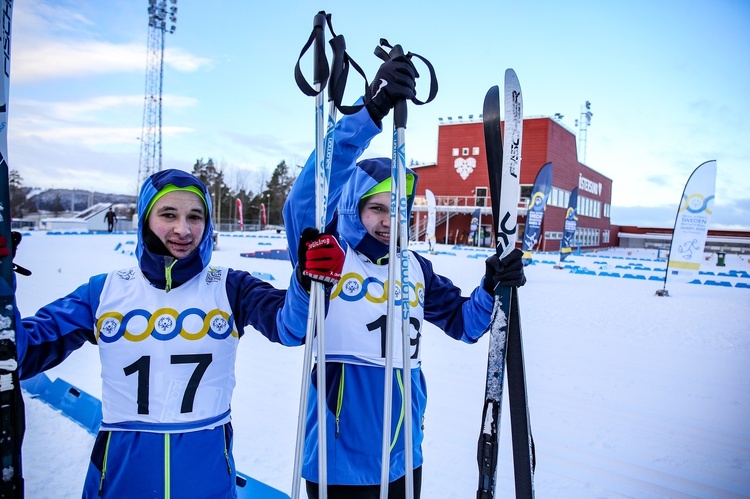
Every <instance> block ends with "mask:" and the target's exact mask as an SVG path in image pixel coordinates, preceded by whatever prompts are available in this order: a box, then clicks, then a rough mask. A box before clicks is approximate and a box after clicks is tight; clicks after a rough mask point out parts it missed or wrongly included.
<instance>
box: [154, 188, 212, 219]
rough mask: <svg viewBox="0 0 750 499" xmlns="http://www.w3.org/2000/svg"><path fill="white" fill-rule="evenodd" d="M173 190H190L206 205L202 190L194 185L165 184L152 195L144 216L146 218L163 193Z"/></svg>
mask: <svg viewBox="0 0 750 499" xmlns="http://www.w3.org/2000/svg"><path fill="white" fill-rule="evenodd" d="M174 191H187V192H192V193H193V194H197V195H198V197H199V198H201V201H203V206H204V207H205V206H206V197H205V196H204V195H203V191H201V190H200V189H199V188H198V187H196V186H194V185H188V186H187V187H177V186H176V185H174V184H167V185H165V186H164V187H163V188H162V190H160V191H159V192H157V193H156V195H155V196H154V199H152V200H151V202H150V203H149V204H148V208H146V214H145V217H146V218H148V214H149V213H151V208H153V207H154V204H155V203H156V202H157V201H158V200H159V199H161V198H162V197H163V196H164V195H165V194H169V193H170V192H174Z"/></svg>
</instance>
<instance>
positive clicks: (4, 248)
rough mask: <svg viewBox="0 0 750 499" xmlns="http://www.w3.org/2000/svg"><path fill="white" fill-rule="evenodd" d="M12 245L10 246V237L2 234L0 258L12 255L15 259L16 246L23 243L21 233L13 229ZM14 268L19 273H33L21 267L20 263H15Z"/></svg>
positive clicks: (0, 238)
mask: <svg viewBox="0 0 750 499" xmlns="http://www.w3.org/2000/svg"><path fill="white" fill-rule="evenodd" d="M10 240H11V247H10V248H8V238H7V237H5V236H0V258H5V257H8V256H9V257H11V259H13V258H14V257H15V256H16V248H18V245H19V244H21V233H20V232H16V231H13V232H11V233H10ZM13 270H14V271H15V272H16V273H17V274H21V275H26V276H29V275H31V271H30V270H28V269H25V268H23V267H21V266H20V265H17V264H15V263H14V264H13Z"/></svg>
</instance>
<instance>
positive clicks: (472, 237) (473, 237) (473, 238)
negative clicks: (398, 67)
mask: <svg viewBox="0 0 750 499" xmlns="http://www.w3.org/2000/svg"><path fill="white" fill-rule="evenodd" d="M479 216H480V215H479V208H477V209H476V210H474V213H472V214H471V225H470V226H469V241H468V242H467V245H469V246H476V245H477V242H478V241H477V239H478V234H477V232H478V230H479Z"/></svg>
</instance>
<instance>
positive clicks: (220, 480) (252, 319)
mask: <svg viewBox="0 0 750 499" xmlns="http://www.w3.org/2000/svg"><path fill="white" fill-rule="evenodd" d="M169 184H172V185H173V186H175V187H178V188H185V187H188V186H194V187H196V188H198V189H199V190H200V191H201V192H202V193H203V199H204V202H205V204H206V227H205V230H204V234H203V237H202V239H201V241H200V244H199V246H198V247H197V248H196V250H195V251H194V252H193V253H191V254H190V255H189V256H188V257H186V258H183V259H179V260H177V261H174V258H173V257H172V256H171V255H168V253H167V252H166V250H165V249H162V250H161V251H160V250H159V249H158V246H159V245H158V244H152V243H149V242H147V241H150V240H152V238H154V237H155V236H154V235H153V233H151V232H150V229H148V227H147V223H146V222H147V220H146V216H147V210H148V207H149V204H150V203H151V201H152V200H153V199H154V197H155V196H156V195H157V193H158V192H159V191H161V190H162V189H163V188H164V187H165V186H167V185H169ZM138 219H139V222H138V243H137V249H136V257H137V261H138V265H137V266H136V267H133V268H129V269H121V270H118V271H115V272H110V273H108V274H101V275H96V276H94V277H92V278H90V279H89V281H88V282H87V283H85V284H83V285H82V286H80V287H79V288H78V289H76V290H75V291H73V292H72V293H70V294H68V295H67V296H64V297H62V298H60V299H58V300H55V301H54V302H52V303H50V304H49V305H46V306H44V307H42V308H41V309H40V310H39V311H38V312H37V313H36V314H35V315H33V316H31V317H27V318H25V319H23V320H22V321H21V322H22V329H21V330H20V331H19V334H18V353H19V364H20V367H19V373H20V376H21V378H22V379H26V378H30V377H32V376H34V375H36V374H38V373H40V372H43V371H45V370H47V369H49V368H51V367H54V366H56V365H57V364H59V363H60V362H62V361H63V360H64V359H65V358H66V357H67V356H68V355H69V354H70V353H71V352H72V351H73V350H75V349H77V348H79V347H81V346H82V345H83V344H84V343H85V342H89V343H92V344H95V345H97V346H98V347H99V354H100V359H101V363H102V412H103V419H102V425H101V428H100V430H99V434H98V435H97V438H96V442H95V444H94V449H93V452H92V456H91V462H90V464H89V469H88V474H87V476H86V482H85V485H84V491H83V497H105V498H106V497H118V498H119V497H158V498H162V497H163V498H166V497H170V496H173V497H212V498H213V497H217V498H218V497H227V498H231V497H235V494H236V485H235V481H236V471H235V468H234V459H233V457H232V427H231V423H230V405H231V397H232V391H233V389H234V386H235V376H234V363H235V356H236V349H237V346H238V343H239V339H240V338H241V337H242V335H243V334H244V327H245V326H248V325H252V326H253V327H255V328H256V329H257V330H258V331H260V332H261V333H262V334H263V335H264V336H266V337H267V338H268V339H269V340H271V341H273V342H277V343H282V344H286V345H299V344H300V343H301V342H302V339H303V338H304V335H305V328H306V316H307V310H308V303H309V299H308V295H307V293H306V292H305V291H304V289H303V288H302V287H301V286H300V285H299V284H298V283H297V282H296V279H294V278H292V281H291V282H290V285H289V290H288V291H285V290H278V289H276V288H274V287H273V286H271V285H270V284H268V283H266V282H264V281H261V280H260V279H257V278H256V277H254V276H252V275H250V274H249V273H247V272H244V271H237V270H232V269H227V268H223V267H218V266H212V265H210V263H209V262H210V259H211V254H212V250H213V237H212V236H213V227H212V224H211V199H210V196H209V194H208V192H207V191H206V187H205V185H203V183H202V182H200V181H199V180H198V179H196V178H195V177H194V176H193V175H190V174H188V173H185V172H182V171H179V170H165V171H161V172H158V173H156V174H154V175H152V176H151V177H150V178H149V179H148V180H146V182H144V184H143V186H142V188H141V192H140V195H139V199H138Z"/></svg>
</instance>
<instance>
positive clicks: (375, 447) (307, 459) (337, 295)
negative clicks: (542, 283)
mask: <svg viewBox="0 0 750 499" xmlns="http://www.w3.org/2000/svg"><path fill="white" fill-rule="evenodd" d="M415 78H416V71H415V70H414V69H413V66H411V62H410V61H408V60H407V59H406V58H405V57H400V58H396V59H392V60H390V61H388V62H385V63H383V65H381V67H380V70H379V71H378V73H377V76H376V78H375V82H376V83H373V86H372V88H371V94H372V99H371V100H370V101H369V103H368V104H367V105H366V106H365V107H364V108H363V109H361V110H360V111H358V112H357V113H355V114H352V115H348V116H343V117H342V118H341V119H340V120H339V121H338V123H337V125H336V129H335V131H334V139H335V142H334V146H333V164H332V165H331V177H330V178H331V180H330V185H329V192H328V206H327V213H326V233H330V235H329V236H328V237H329V238H334V237H335V238H336V240H337V242H338V244H335V243H334V244H330V243H329V247H330V248H331V252H332V254H334V255H335V251H334V250H335V249H336V248H337V247H338V245H340V246H341V248H343V250H344V252H345V258H344V263H343V270H342V271H341V276H340V280H338V282H337V283H336V284H334V285H333V286H332V288H331V290H330V303H329V306H328V311H327V315H326V319H325V349H326V384H327V385H328V386H326V387H325V390H326V400H327V406H328V407H327V408H328V410H327V411H326V414H327V421H326V425H327V426H326V428H327V430H326V434H327V435H328V437H327V438H326V443H327V456H328V462H327V471H328V477H327V483H328V484H329V485H328V490H327V494H328V498H329V499H344V498H345V499H362V498H375V499H376V498H378V497H380V474H381V460H382V459H381V454H382V451H381V446H382V441H383V440H382V430H383V406H384V385H385V379H384V378H385V372H384V369H385V358H384V352H383V345H384V344H385V331H386V310H387V300H386V294H387V290H388V289H389V288H390V287H391V286H392V284H391V283H389V282H388V265H387V264H388V258H389V255H388V251H389V231H390V204H391V202H390V191H391V184H390V175H391V159H390V158H375V159H365V160H363V161H360V162H359V163H356V161H357V159H358V158H359V156H360V155H361V154H362V153H363V152H364V150H365V149H366V148H367V146H368V145H369V143H370V140H371V139H372V138H373V137H374V136H375V135H376V134H378V133H379V132H380V131H381V126H382V125H381V120H382V119H383V117H384V116H385V115H386V114H388V112H389V111H390V110H391V109H392V108H393V105H394V103H395V101H397V100H399V99H406V100H411V99H412V98H414V88H415ZM416 183H417V176H416V174H414V173H413V172H411V171H408V172H407V181H406V190H407V198H408V203H407V204H408V209H409V210H410V209H411V205H412V202H413V200H414V194H415V192H416ZM314 185H315V160H314V155H313V157H311V158H310V159H308V161H307V164H306V165H305V167H304V168H303V169H302V171H301V173H300V175H299V177H297V179H296V180H295V182H294V185H293V186H292V190H291V193H290V195H289V197H288V198H287V201H286V204H285V206H284V222H285V226H286V233H287V242H288V244H289V249H290V251H289V253H290V255H291V256H292V257H293V259H294V260H293V263H295V264H296V265H297V268H298V269H299V268H300V267H302V270H303V272H304V271H309V270H311V268H312V270H315V268H314V266H315V264H316V262H312V263H311V262H309V261H303V259H304V258H309V256H310V250H309V247H310V244H309V243H307V240H308V239H311V238H317V239H316V243H318V242H319V241H320V238H321V237H324V236H325V235H324V236H319V235H318V234H317V231H315V230H313V231H311V229H309V227H314V226H315V218H314V212H315V210H314V199H313V196H311V195H310V193H311V192H313V191H314ZM305 246H307V247H308V249H307V251H303V252H300V253H299V254H298V248H299V247H303V248H304V247H305ZM339 251H340V250H339ZM298 255H299V256H298ZM521 255H522V253H521V251H520V250H518V249H516V250H514V251H513V252H511V253H510V254H509V255H508V256H506V257H505V258H504V259H502V260H500V259H499V258H498V257H497V256H493V257H490V258H489V259H488V260H487V263H486V274H485V276H477V280H478V281H480V278H482V277H484V278H483V279H481V282H480V284H479V285H478V286H477V287H476V288H475V289H474V290H473V291H472V292H471V295H470V296H469V297H465V296H461V289H460V288H459V287H457V286H455V285H454V284H453V283H452V282H451V281H450V279H448V278H446V277H444V276H441V275H439V274H437V273H436V272H435V271H434V270H433V267H432V264H431V263H430V261H429V260H427V259H425V258H424V257H422V256H421V255H419V254H417V253H414V252H408V263H407V265H408V276H409V288H410V293H409V297H408V299H409V303H410V323H411V326H412V327H411V344H412V355H411V360H410V363H409V364H410V367H411V369H410V373H411V380H412V400H411V401H404V400H403V392H402V391H401V387H402V386H403V385H402V383H401V381H402V376H403V372H404V369H403V366H404V362H403V360H402V359H401V357H402V355H401V348H400V347H399V345H401V325H400V316H399V317H398V318H395V319H394V322H396V321H398V322H399V324H398V327H395V328H393V329H394V331H395V332H394V335H395V336H396V337H395V338H394V339H393V345H394V349H393V353H394V367H395V369H394V373H393V376H394V378H393V387H394V389H393V399H392V417H391V421H392V430H391V434H390V435H388V436H389V437H390V438H392V439H393V444H392V447H391V453H390V465H389V466H390V467H389V472H390V475H389V482H390V485H389V493H388V497H389V499H398V498H403V497H404V492H405V490H404V489H405V486H404V482H405V480H404V475H405V462H404V461H405V459H404V452H405V451H404V437H403V434H404V432H403V428H401V426H400V423H401V422H402V421H403V418H402V415H403V411H404V410H405V409H411V410H412V411H413V417H412V422H413V429H412V436H413V458H414V459H413V461H414V489H415V490H414V497H415V498H416V499H418V498H419V496H420V490H421V476H422V440H423V437H424V434H423V426H422V425H423V416H424V411H425V406H426V403H427V391H426V384H425V379H424V376H423V374H422V370H421V362H422V359H421V355H420V354H421V349H420V343H421V341H422V338H423V337H422V329H423V324H424V322H425V321H427V322H430V323H432V324H434V325H436V326H437V327H438V328H440V329H441V330H443V331H444V332H445V333H446V334H447V335H449V336H451V337H452V338H454V339H456V340H461V341H464V342H466V343H474V342H476V341H477V340H478V339H479V338H480V337H481V336H482V335H483V334H484V333H485V332H486V330H487V328H488V326H489V323H490V314H491V312H492V306H493V300H494V297H493V290H494V288H495V286H496V285H497V284H500V285H504V286H522V285H523V284H524V283H525V282H526V278H525V277H524V274H523V264H522V262H521ZM296 260H299V262H298V263H297V261H296ZM319 261H322V262H325V261H326V260H323V259H321V260H319ZM399 275H400V274H399ZM399 286H400V285H397V289H398V287H399ZM398 306H399V307H400V305H398ZM319 368H320V366H317V365H316V366H315V367H314V369H313V374H312V375H311V377H310V380H311V382H310V395H309V404H310V405H309V407H308V418H307V429H306V439H305V449H304V458H303V466H302V476H303V477H304V478H305V479H306V480H307V494H308V497H310V498H317V497H318V433H317V432H318V421H317V394H316V393H317V388H318V387H317V386H316V384H315V383H316V374H315V369H319Z"/></svg>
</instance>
